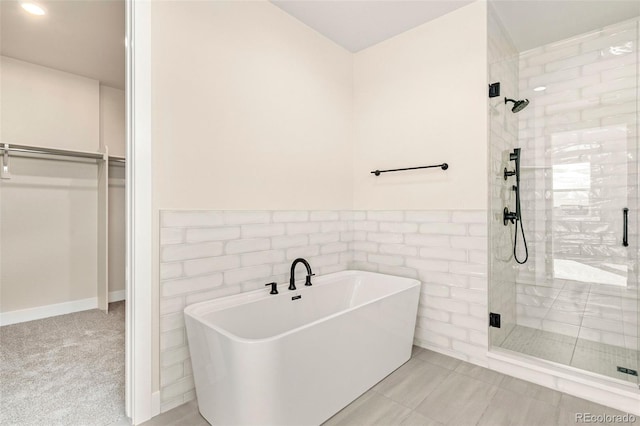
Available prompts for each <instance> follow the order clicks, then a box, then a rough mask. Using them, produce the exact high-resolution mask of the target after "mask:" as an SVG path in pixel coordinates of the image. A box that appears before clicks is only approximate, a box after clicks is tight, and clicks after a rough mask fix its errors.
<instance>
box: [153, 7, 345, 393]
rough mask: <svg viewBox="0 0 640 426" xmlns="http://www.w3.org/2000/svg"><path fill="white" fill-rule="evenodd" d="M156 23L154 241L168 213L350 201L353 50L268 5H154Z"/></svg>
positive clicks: (155, 242) (156, 380)
mask: <svg viewBox="0 0 640 426" xmlns="http://www.w3.org/2000/svg"><path fill="white" fill-rule="evenodd" d="M151 22H152V33H151V37H152V55H151V57H152V77H153V78H152V122H153V124H152V125H153V129H152V132H153V134H152V138H153V156H154V172H153V173H154V184H153V185H154V189H153V198H154V201H153V202H154V215H153V217H152V218H151V220H152V221H153V229H154V232H155V235H154V240H153V246H154V247H158V246H159V237H158V229H159V223H158V218H159V211H160V210H162V209H260V210H262V209H314V208H315V209H346V208H351V206H352V202H353V188H352V187H353V185H352V176H351V169H352V162H353V147H352V142H351V141H352V123H353V118H352V107H353V103H352V89H353V59H352V55H351V53H349V52H347V51H346V50H344V49H343V48H341V47H339V46H337V45H336V44H334V43H333V42H332V41H330V40H328V39H326V38H324V37H323V36H321V35H320V34H318V33H316V32H315V31H313V30H312V29H310V28H309V27H307V26H305V25H304V24H302V23H300V22H299V21H297V20H296V19H294V18H293V17H291V16H289V15H288V14H286V13H285V12H283V11H282V10H280V9H279V8H277V7H276V6H274V5H273V4H271V3H269V2H266V1H259V2H256V1H252V2H234V1H215V2H212V1H207V2H180V1H173V2H172V1H167V2H154V3H152V21H151ZM153 257H154V262H153V263H154V270H153V272H154V274H155V276H154V283H155V289H156V293H155V295H154V309H155V311H154V318H156V320H155V322H154V325H153V328H154V333H153V338H154V340H155V341H154V347H155V348H158V347H159V344H160V342H159V324H158V321H157V318H158V316H159V311H158V306H159V302H158V293H157V287H158V286H159V275H158V270H159V259H158V252H157V251H155V252H154V253H153ZM159 362H160V360H159V351H158V350H157V349H156V350H155V351H154V358H153V363H154V367H153V371H154V372H155V373H156V375H155V377H154V383H153V388H154V390H157V389H159V386H160V382H159V376H158V372H159V368H160V367H159Z"/></svg>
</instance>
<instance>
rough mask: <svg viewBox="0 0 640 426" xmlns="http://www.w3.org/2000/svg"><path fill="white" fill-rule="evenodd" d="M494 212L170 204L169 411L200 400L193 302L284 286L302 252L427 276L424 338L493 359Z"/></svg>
mask: <svg viewBox="0 0 640 426" xmlns="http://www.w3.org/2000/svg"><path fill="white" fill-rule="evenodd" d="M486 216H487V212H486V211H484V210H477V211H293V212H290V211H286V212H285V211H277V212H272V211H255V212H247V211H241V212H233V211H214V212H191V211H163V212H162V213H161V220H160V223H161V224H162V229H161V235H164V238H161V247H160V250H161V253H163V256H162V257H161V259H162V261H161V265H160V276H161V282H160V333H161V335H160V348H161V351H160V364H161V390H160V391H161V410H162V411H167V410H169V409H171V408H173V407H175V406H177V405H180V404H182V403H184V402H187V401H189V400H190V399H193V398H194V397H195V394H194V392H193V377H192V374H193V373H192V370H191V360H190V358H189V352H188V346H187V340H186V331H185V327H184V315H183V313H182V311H183V310H184V308H185V307H186V306H188V305H190V304H192V303H197V302H200V301H204V300H209V299H214V298H217V297H224V296H228V295H232V294H237V293H240V292H245V291H252V290H256V289H262V288H263V285H264V284H265V283H267V282H271V281H276V282H278V283H280V284H284V283H286V282H288V279H289V268H290V265H291V261H292V260H293V259H294V258H296V257H300V256H301V257H305V258H307V260H309V262H310V264H311V265H312V267H313V271H314V272H315V273H316V274H318V275H322V274H328V273H331V272H337V271H341V270H346V269H360V270H367V271H375V272H380V273H386V274H392V275H397V276H404V277H409V278H415V279H419V280H420V281H421V282H422V289H421V294H420V304H419V308H418V318H417V326H416V335H415V344H417V345H419V346H423V347H427V348H431V349H434V350H437V351H440V352H442V353H446V354H449V355H452V356H455V357H457V358H461V359H464V360H466V361H470V362H473V363H476V364H480V365H484V366H486V364H487V360H486V351H487V345H488V343H487V341H488V335H487V327H486V323H487V320H486V316H487V237H486V235H487V232H486V226H487V219H486ZM245 221H246V222H245ZM208 224H209V225H208ZM434 225H435V226H434ZM483 228H484V230H483ZM514 305H515V304H514Z"/></svg>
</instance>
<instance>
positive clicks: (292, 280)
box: [289, 257, 315, 290]
mask: <svg viewBox="0 0 640 426" xmlns="http://www.w3.org/2000/svg"><path fill="white" fill-rule="evenodd" d="M298 263H302V264H303V265H304V266H305V268H307V279H306V280H305V282H304V285H306V286H310V285H311V277H312V276H314V275H315V274H314V273H313V272H311V265H309V262H307V261H306V260H305V259H303V258H301V257H299V258H297V259H296V260H294V261H293V263H292V264H291V278H289V290H295V289H296V277H295V275H296V266H297V265H298Z"/></svg>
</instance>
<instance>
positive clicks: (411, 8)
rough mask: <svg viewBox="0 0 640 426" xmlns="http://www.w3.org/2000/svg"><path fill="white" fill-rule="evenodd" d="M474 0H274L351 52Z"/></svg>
mask: <svg viewBox="0 0 640 426" xmlns="http://www.w3.org/2000/svg"><path fill="white" fill-rule="evenodd" d="M473 1H474V0H419V1H416V0H409V1H402V0H395V1H390V0H386V1H385V0H380V1H358V0H294V1H290V0H271V3H273V4H275V5H276V6H278V7H279V8H280V9H282V10H284V11H285V12H287V13H289V14H290V15H292V16H293V17H295V18H297V19H298V20H300V21H302V22H303V23H305V24H307V25H308V26H309V27H311V28H313V29H314V30H316V31H318V32H319V33H320V34H322V35H324V36H325V37H327V38H329V39H331V40H333V41H334V42H336V43H337V44H339V45H341V46H343V47H344V48H345V49H347V50H349V51H351V52H357V51H359V50H362V49H365V48H367V47H369V46H372V45H374V44H376V43H379V42H381V41H383V40H386V39H388V38H391V37H393V36H395V35H398V34H400V33H403V32H405V31H407V30H409V29H411V28H414V27H417V26H418V25H421V24H424V23H425V22H428V21H431V20H433V19H436V18H438V17H440V16H442V15H445V14H447V13H449V12H451V11H453V10H455V9H457V8H459V7H462V6H465V5H467V4H469V3H472V2H473Z"/></svg>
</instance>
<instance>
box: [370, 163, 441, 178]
mask: <svg viewBox="0 0 640 426" xmlns="http://www.w3.org/2000/svg"><path fill="white" fill-rule="evenodd" d="M434 167H440V168H441V169H442V170H447V169H448V168H449V165H448V164H447V163H442V164H434V165H433V166H419V167H407V168H404V169H389V170H373V171H372V172H371V173H372V174H374V175H376V176H380V173H387V172H402V171H404V170H417V169H431V168H434Z"/></svg>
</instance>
